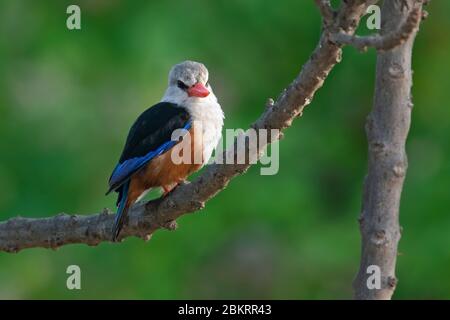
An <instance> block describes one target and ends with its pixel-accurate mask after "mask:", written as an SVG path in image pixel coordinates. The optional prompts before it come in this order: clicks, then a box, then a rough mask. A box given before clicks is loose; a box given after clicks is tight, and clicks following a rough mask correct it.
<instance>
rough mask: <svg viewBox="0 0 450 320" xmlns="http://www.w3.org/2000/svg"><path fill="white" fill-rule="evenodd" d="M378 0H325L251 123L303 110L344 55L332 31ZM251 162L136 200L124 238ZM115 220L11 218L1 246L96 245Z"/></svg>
mask: <svg viewBox="0 0 450 320" xmlns="http://www.w3.org/2000/svg"><path fill="white" fill-rule="evenodd" d="M374 2H375V1H374V0H370V1H368V0H366V1H364V0H347V1H343V2H342V4H341V7H340V9H339V10H338V11H337V12H334V11H333V10H332V9H331V7H328V8H327V9H325V8H326V6H329V3H328V2H327V1H323V3H321V4H320V8H321V12H324V10H327V11H328V12H331V11H333V14H332V16H331V15H329V14H327V16H325V18H324V31H323V33H322V35H321V38H320V41H319V44H318V46H317V48H316V49H315V50H314V52H313V53H312V55H311V57H310V59H309V60H308V61H307V62H306V64H305V65H304V66H303V68H302V70H301V71H300V73H299V75H298V76H297V77H296V78H295V80H294V81H293V82H292V83H291V84H290V85H289V86H288V87H287V88H286V89H285V90H284V91H283V92H282V94H281V95H280V97H279V98H278V99H277V101H276V102H273V101H269V103H268V104H267V106H266V110H265V111H264V113H263V114H262V115H261V116H260V118H259V119H258V120H256V122H255V123H253V125H252V127H253V128H255V129H262V128H266V129H279V130H280V132H281V131H282V130H284V129H286V128H287V127H289V126H290V125H291V123H292V121H293V120H294V119H295V118H297V117H299V116H300V115H301V114H302V111H303V109H304V108H305V106H307V105H308V104H309V103H310V102H311V100H312V98H313V96H314V93H315V92H316V91H317V90H318V89H319V88H320V87H321V86H322V85H323V82H324V80H325V79H326V77H327V76H328V74H329V72H330V71H331V69H332V68H333V67H334V66H335V65H336V64H337V63H338V62H340V60H341V53H342V51H341V50H342V49H341V45H340V44H336V43H333V42H332V41H330V39H329V36H330V34H331V33H337V32H343V33H346V34H353V32H354V31H355V29H356V27H357V26H358V23H359V20H360V18H361V17H362V15H364V13H365V11H366V7H367V5H368V4H372V3H374ZM331 19H332V20H331ZM276 139H279V135H274V136H271V137H270V141H269V142H271V141H275V140H276ZM235 144H236V142H235ZM266 146H267V144H261V145H259V147H260V148H258V149H256V150H255V149H254V148H247V152H248V153H249V156H248V157H247V158H255V157H256V158H259V156H260V155H261V153H262V152H263V151H264V149H265V147H266ZM249 166H250V163H249V162H248V163H246V164H234V165H228V164H212V165H209V166H207V167H206V168H205V169H204V170H203V172H202V174H201V175H200V176H199V177H198V178H197V179H195V180H194V181H193V182H192V183H190V184H186V185H181V186H179V187H177V188H176V189H175V190H174V191H173V192H171V193H170V194H169V195H168V196H167V197H164V198H162V199H157V200H155V201H150V202H147V203H138V204H136V205H135V206H134V207H133V208H132V210H131V211H130V213H129V219H128V223H127V225H126V226H125V227H124V228H123V230H122V233H121V236H120V237H121V238H125V237H128V236H138V237H141V238H143V239H149V237H150V235H151V234H152V233H153V232H154V231H155V230H157V229H159V228H164V227H165V228H169V229H174V228H175V227H176V223H175V222H174V221H175V220H176V219H177V218H178V217H180V216H181V215H183V214H186V213H190V212H194V211H197V210H199V209H201V208H203V207H204V205H205V202H206V201H208V200H209V199H210V198H212V197H213V196H215V195H216V194H217V193H218V192H219V191H221V190H222V189H223V188H225V187H226V185H227V184H228V182H229V181H230V180H231V179H232V178H234V177H235V176H237V175H239V174H242V173H244V172H245V171H246V170H247V169H248V167H249ZM113 219H114V217H113V214H110V212H109V211H108V210H104V212H103V213H101V214H94V215H90V216H81V215H67V214H59V215H57V216H54V217H49V218H41V219H30V218H21V217H17V218H12V219H10V220H8V221H5V222H3V223H0V251H6V252H18V251H20V250H22V249H25V248H33V247H43V248H53V249H56V248H58V247H60V246H62V245H66V244H71V243H85V244H88V245H97V244H99V243H100V242H103V241H110V239H111V227H112V223H113Z"/></svg>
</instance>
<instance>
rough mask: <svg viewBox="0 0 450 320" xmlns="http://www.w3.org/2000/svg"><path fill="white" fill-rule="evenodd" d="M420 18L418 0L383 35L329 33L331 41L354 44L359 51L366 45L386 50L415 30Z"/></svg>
mask: <svg viewBox="0 0 450 320" xmlns="http://www.w3.org/2000/svg"><path fill="white" fill-rule="evenodd" d="M421 19H422V0H418V1H417V2H415V3H414V4H413V9H412V10H410V12H409V14H408V16H407V18H406V19H405V20H404V21H403V23H402V24H400V25H399V26H397V28H396V29H394V31H391V32H388V33H386V34H383V35H380V34H374V35H370V36H364V37H361V36H358V35H352V34H346V33H343V32H339V33H334V34H332V35H331V41H333V42H335V43H338V44H341V45H351V46H354V47H356V48H357V49H359V50H360V51H366V50H367V48H368V47H371V48H375V49H376V50H379V51H387V50H391V49H394V48H395V47H398V46H400V45H402V44H403V43H405V42H406V41H407V40H408V39H409V38H410V36H411V35H412V34H413V33H415V32H417V30H418V28H419V24H420V21H421Z"/></svg>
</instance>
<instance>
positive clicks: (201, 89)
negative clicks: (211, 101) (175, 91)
mask: <svg viewBox="0 0 450 320" xmlns="http://www.w3.org/2000/svg"><path fill="white" fill-rule="evenodd" d="M187 93H188V96H189V97H199V98H204V97H207V96H208V95H209V90H208V89H206V87H205V86H204V85H202V84H201V83H200V82H197V83H196V84H195V85H193V86H192V87H190V88H189V89H187Z"/></svg>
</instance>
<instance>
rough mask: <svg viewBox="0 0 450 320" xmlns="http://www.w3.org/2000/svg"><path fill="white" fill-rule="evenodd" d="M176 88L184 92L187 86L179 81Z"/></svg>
mask: <svg viewBox="0 0 450 320" xmlns="http://www.w3.org/2000/svg"><path fill="white" fill-rule="evenodd" d="M177 86H178V88H180V89H181V90H186V89H187V88H188V86H187V85H186V84H185V83H184V82H183V81H181V80H178V81H177Z"/></svg>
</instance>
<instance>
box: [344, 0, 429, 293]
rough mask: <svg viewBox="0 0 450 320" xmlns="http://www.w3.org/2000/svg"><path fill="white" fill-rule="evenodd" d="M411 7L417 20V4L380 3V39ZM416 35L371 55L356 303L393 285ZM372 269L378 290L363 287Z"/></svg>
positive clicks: (409, 0)
mask: <svg viewBox="0 0 450 320" xmlns="http://www.w3.org/2000/svg"><path fill="white" fill-rule="evenodd" d="M417 8H419V11H418V13H420V15H419V16H421V14H422V13H421V3H420V2H417V1H414V0H404V1H397V0H395V1H394V0H392V1H384V4H383V7H382V11H381V16H382V30H381V37H383V34H387V33H388V32H389V30H398V29H399V28H400V27H401V25H402V24H404V23H405V21H408V17H410V16H411V15H410V14H409V13H410V12H412V11H414V10H417ZM417 26H418V24H417ZM416 30H417V28H416V27H415V28H412V29H411V30H410V31H411V32H410V34H409V36H408V37H407V38H404V39H406V41H404V42H403V44H402V45H400V46H398V47H396V48H395V49H393V50H391V51H384V52H378V54H377V66H376V84H375V96H374V105H373V110H372V112H371V113H370V115H369V116H368V119H367V123H366V133H367V139H368V147H369V149H368V174H367V176H366V179H365V183H364V195H363V199H362V212H361V216H360V219H359V222H360V229H361V235H362V254H361V264H360V269H359V272H358V274H357V276H356V278H355V280H354V283H353V286H354V290H355V298H356V299H390V298H391V296H392V294H393V292H394V290H395V287H396V284H397V278H396V276H395V265H396V258H397V246H398V242H399V240H400V234H401V228H400V226H399V207H400V196H401V193H402V188H403V181H404V178H405V174H406V169H407V166H408V161H407V156H406V152H405V143H406V138H407V135H408V131H409V127H410V121H411V109H412V105H413V104H412V102H411V85H412V71H411V56H412V48H413V43H414V38H415V34H416ZM372 265H374V266H378V267H379V268H380V271H381V288H380V289H377V288H373V289H370V288H369V287H368V285H367V281H368V279H369V276H370V275H371V274H368V267H369V266H372ZM369 281H370V280H369Z"/></svg>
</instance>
